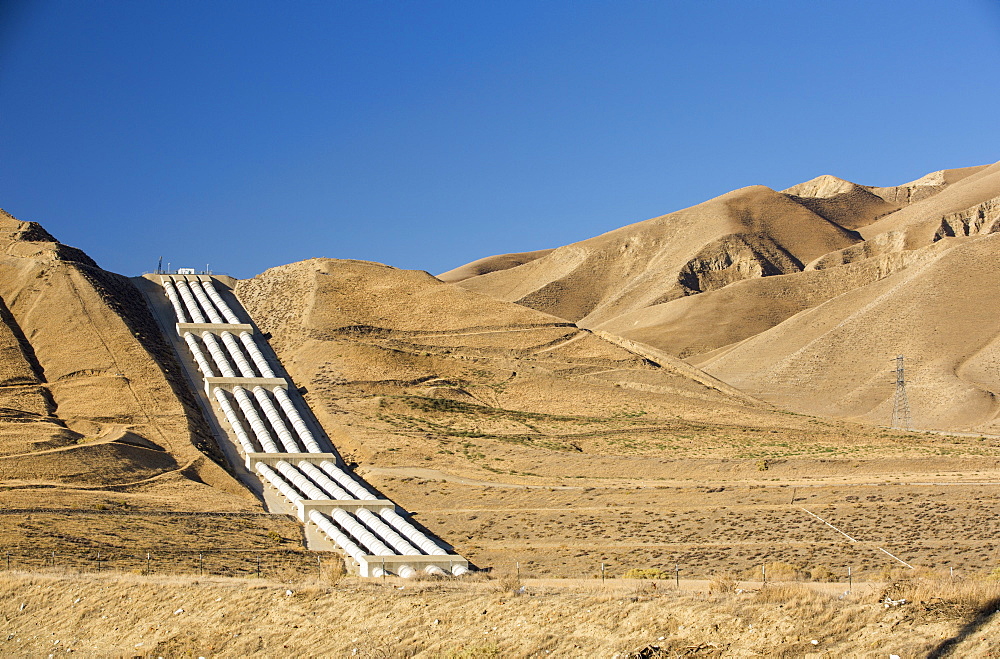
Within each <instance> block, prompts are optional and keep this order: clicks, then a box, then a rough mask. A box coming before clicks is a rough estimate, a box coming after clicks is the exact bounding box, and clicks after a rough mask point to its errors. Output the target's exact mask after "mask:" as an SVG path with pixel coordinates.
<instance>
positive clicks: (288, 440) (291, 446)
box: [253, 387, 302, 453]
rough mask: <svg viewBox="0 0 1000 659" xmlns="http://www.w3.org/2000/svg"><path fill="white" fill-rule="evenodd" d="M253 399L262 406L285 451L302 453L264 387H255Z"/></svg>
mask: <svg viewBox="0 0 1000 659" xmlns="http://www.w3.org/2000/svg"><path fill="white" fill-rule="evenodd" d="M253 397H254V398H256V399H257V403H258V404H260V409H262V410H263V411H264V416H266V417H267V420H268V422H270V424H271V428H272V429H273V430H274V432H275V434H276V435H277V436H278V441H279V442H281V445H282V446H284V447H285V450H286V451H287V452H289V453H299V452H301V450H302V448H301V447H300V446H299V445H298V444H296V443H295V438H294V437H292V433H290V432H289V431H288V426H286V425H285V421H284V419H282V418H281V415H280V414H278V410H277V408H275V407H274V402H273V401H272V400H271V396H270V393H269V392H268V390H267V389H265V388H264V387H254V388H253Z"/></svg>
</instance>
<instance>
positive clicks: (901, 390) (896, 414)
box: [892, 355, 912, 430]
mask: <svg viewBox="0 0 1000 659" xmlns="http://www.w3.org/2000/svg"><path fill="white" fill-rule="evenodd" d="M895 361H896V395H895V397H894V398H893V400H892V427H893V428H898V429H901V430H909V429H910V426H911V425H912V423H911V421H910V403H909V401H908V400H907V398H906V377H905V374H904V372H903V355H896V359H895Z"/></svg>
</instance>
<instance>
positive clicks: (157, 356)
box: [0, 213, 256, 542]
mask: <svg viewBox="0 0 1000 659" xmlns="http://www.w3.org/2000/svg"><path fill="white" fill-rule="evenodd" d="M216 451H217V449H216V448H215V446H214V443H213V441H212V439H211V438H210V436H209V434H208V430H207V428H206V426H205V423H204V420H203V418H202V417H201V414H200V412H199V411H198V409H197V407H196V406H195V403H194V399H193V398H192V396H191V395H190V393H189V392H188V390H187V388H186V385H184V384H183V383H182V382H181V380H180V373H179V370H178V367H177V366H176V363H175V360H174V358H173V356H172V354H171V353H170V352H169V349H168V348H167V346H166V344H165V343H164V342H163V340H162V337H161V336H160V333H159V329H158V327H157V326H156V324H155V322H154V320H153V318H152V316H151V315H150V314H149V312H148V311H147V309H146V306H145V303H144V301H143V300H142V297H141V295H140V294H139V293H138V291H137V290H136V289H135V288H134V287H133V286H132V284H131V283H130V282H129V280H128V279H126V278H125V277H121V276H119V275H115V274H113V273H109V272H107V271H104V270H102V269H101V268H99V267H98V266H97V265H96V264H95V263H94V262H93V261H92V260H91V259H90V258H89V257H87V256H86V255H85V254H84V253H83V252H81V251H79V250H77V249H74V248H72V247H67V246H65V245H62V244H60V243H58V242H57V241H56V240H55V239H54V238H53V237H52V236H51V235H49V234H48V233H46V232H45V231H44V229H42V228H41V227H40V226H39V225H37V224H34V223H31V222H21V221H18V220H16V219H15V218H13V217H11V216H10V215H8V214H6V213H0V484H2V486H3V488H2V492H0V502H3V503H4V504H6V505H9V506H14V507H32V506H34V507H39V506H41V507H72V506H82V507H88V506H92V505H97V504H99V503H101V502H102V501H103V500H104V498H105V497H106V495H107V494H108V493H109V492H111V491H116V492H133V493H145V495H144V496H146V497H148V499H149V501H156V502H157V505H163V506H167V507H171V506H173V507H183V508H187V509H199V506H201V507H202V508H201V509H205V510H211V509H213V506H215V505H217V504H218V505H221V506H223V507H225V506H230V509H244V508H248V507H251V508H252V507H255V505H256V504H255V502H254V501H253V500H252V499H250V498H248V497H247V495H246V494H245V491H244V490H243V489H242V488H241V487H239V486H238V484H236V482H235V481H234V480H233V479H232V478H231V477H230V476H229V475H228V474H227V473H226V472H225V471H224V470H223V469H222V468H221V467H219V466H218V465H216V464H215V463H214V462H213V461H212V459H211V458H212V457H215V455H216ZM220 488H221V489H220ZM70 501H72V503H69V502H70ZM32 502H34V503H32ZM4 526H5V527H6V526H7V525H6V524H4ZM6 539H7V540H8V542H14V541H16V540H17V537H16V534H8V535H6Z"/></svg>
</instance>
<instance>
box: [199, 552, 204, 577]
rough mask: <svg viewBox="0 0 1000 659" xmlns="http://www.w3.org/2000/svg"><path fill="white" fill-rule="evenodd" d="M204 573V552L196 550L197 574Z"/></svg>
mask: <svg viewBox="0 0 1000 659" xmlns="http://www.w3.org/2000/svg"><path fill="white" fill-rule="evenodd" d="M204 574H205V554H204V553H202V552H198V576H202V575H204Z"/></svg>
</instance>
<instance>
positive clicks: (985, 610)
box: [927, 597, 1000, 659]
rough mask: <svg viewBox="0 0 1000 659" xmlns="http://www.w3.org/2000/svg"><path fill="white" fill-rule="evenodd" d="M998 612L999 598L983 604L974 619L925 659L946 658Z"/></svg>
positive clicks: (942, 642)
mask: <svg viewBox="0 0 1000 659" xmlns="http://www.w3.org/2000/svg"><path fill="white" fill-rule="evenodd" d="M998 610H1000V597H995V598H993V599H991V600H990V601H988V602H987V603H986V604H984V605H983V606H982V607H980V609H979V610H978V611H976V615H975V617H974V618H973V619H972V620H970V621H969V622H967V623H965V625H964V626H963V627H962V628H961V629H959V630H958V633H956V634H955V635H954V636H952V637H951V638H946V639H945V640H943V641H941V642H940V643H939V644H938V645H937V647H935V648H934V649H933V650H931V651H930V652H929V653H927V659H941V658H942V657H947V656H948V655H950V654H951V653H952V651H953V650H955V648H957V647H958V644H959V643H961V642H962V641H964V640H965V639H967V638H968V637H969V636H972V635H973V634H975V633H976V632H977V631H979V630H980V629H982V628H983V626H984V625H985V624H986V623H987V622H989V620H990V618H992V617H993V616H994V615H995V614H996V613H997V612H998Z"/></svg>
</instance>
